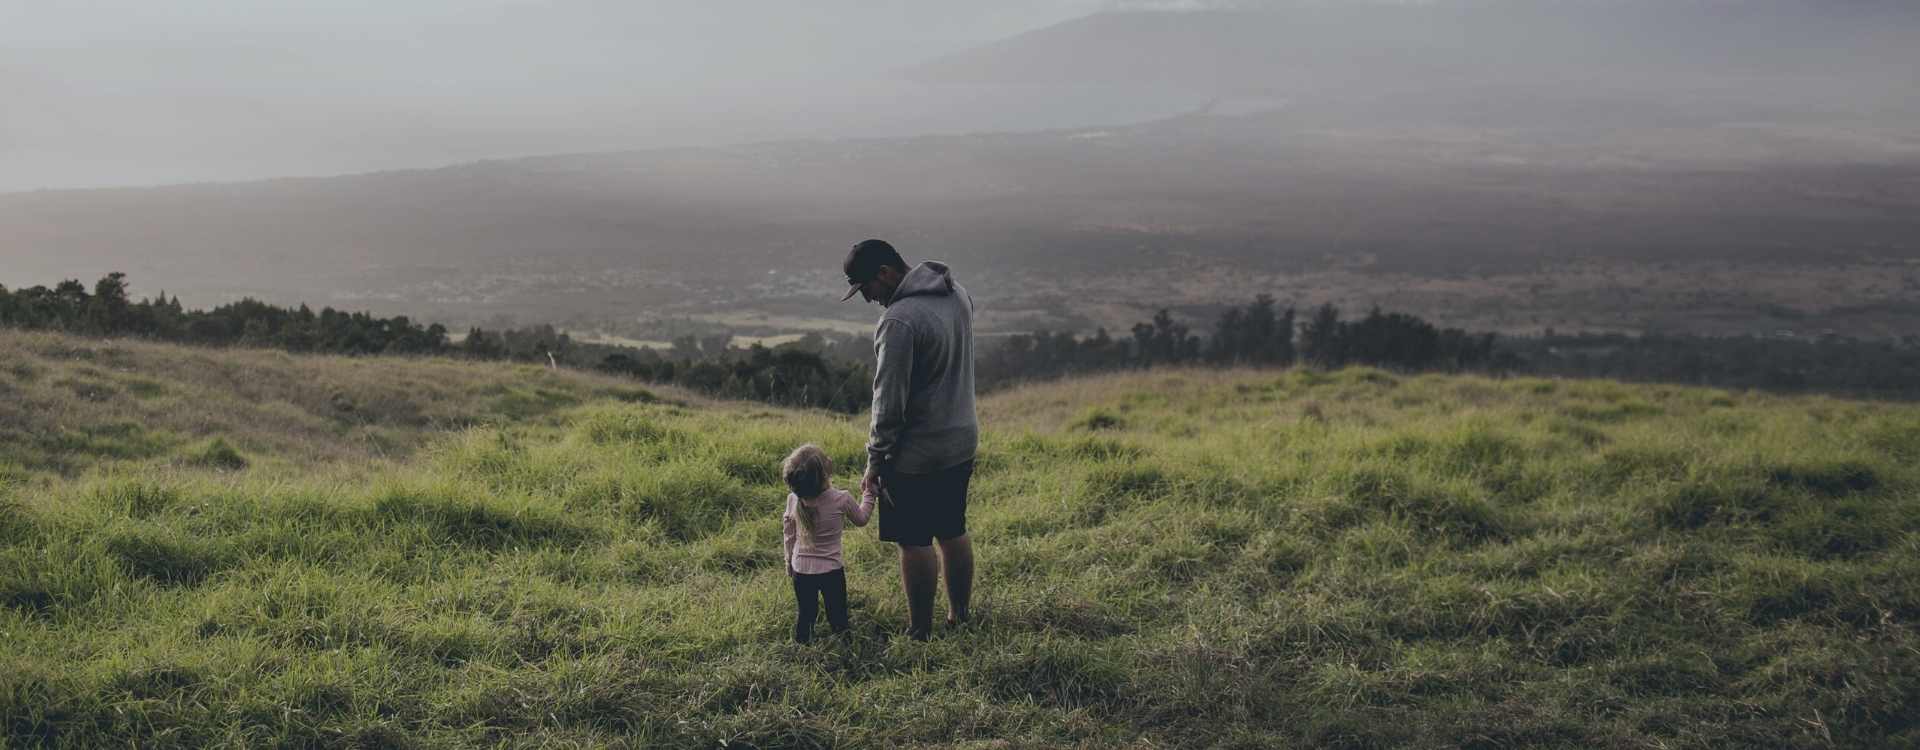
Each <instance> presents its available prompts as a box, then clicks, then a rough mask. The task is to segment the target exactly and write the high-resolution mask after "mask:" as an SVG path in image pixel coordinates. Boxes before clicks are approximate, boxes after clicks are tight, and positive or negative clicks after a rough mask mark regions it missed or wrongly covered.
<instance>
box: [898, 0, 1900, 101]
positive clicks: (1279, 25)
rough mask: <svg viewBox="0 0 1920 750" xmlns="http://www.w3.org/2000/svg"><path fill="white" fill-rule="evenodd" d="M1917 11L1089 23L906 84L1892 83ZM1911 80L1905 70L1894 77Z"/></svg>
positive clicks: (1383, 10) (1435, 9) (1457, 8)
mask: <svg viewBox="0 0 1920 750" xmlns="http://www.w3.org/2000/svg"><path fill="white" fill-rule="evenodd" d="M1915 7H1916V6H1915V5H1914V4H1897V3H1883V2H1878V1H1877V0H1872V1H1870V2H1862V3H1837V4H1834V3H1824V4H1819V5H1815V4H1810V3H1806V2H1771V1H1770V2H1764V3H1647V2H1626V3H1550V4H1541V3H1527V4H1521V3H1474V4H1459V3H1430V4H1384V3H1344V4H1339V3H1319V4H1296V5H1286V6H1270V7H1259V8H1248V7H1234V8H1226V9H1212V10H1197V11H1195V10H1183V11H1155V10H1131V11H1115V12H1107V13H1100V14H1095V15H1092V16H1087V17H1084V18H1080V19H1076V20H1072V21H1067V22H1064V23H1061V24H1057V25H1054V26H1050V27H1047V28H1044V29H1038V30H1035V31H1031V32H1028V33H1025V34H1021V35H1018V36H1015V37H1011V38H1008V39H1003V40H1000V41H998V42H994V43H991V44H987V45H983V46H981V47H977V48H974V49H971V50H966V51H962V52H959V53H956V54H953V55H949V56H946V57H942V58H939V59H936V60H933V61H930V62H927V63H924V64H921V65H918V66H915V67H913V68H911V69H910V70H909V74H910V75H912V76H913V77H915V78H916V79H918V80H922V81H926V82H930V83H946V84H989V83H991V84H1025V85H1041V84H1053V85H1065V84H1077V85H1090V84H1106V85H1111V84H1131V85H1172V86H1186V87H1192V88H1195V89H1198V90H1206V91H1208V92H1209V93H1235V92H1241V91H1246V90H1261V91H1290V92H1302V91H1321V90H1327V89H1330V88H1337V87H1344V86H1371V87H1376V88H1382V89H1387V90H1394V89H1406V88H1417V87H1423V86H1433V85H1462V84H1483V83H1489V82H1533V83H1540V84H1556V83H1557V84H1570V83H1578V84H1587V85H1591V84H1595V83H1607V84H1610V85H1621V84H1627V85H1631V84H1633V83H1635V82H1636V81H1638V82H1641V83H1658V81H1648V80H1645V78H1646V77H1647V76H1649V75H1676V74H1686V75H1687V76H1689V77H1698V76H1702V75H1705V76H1730V77H1740V76H1753V75H1815V76H1828V75H1833V76H1847V75H1856V74H1861V73H1863V72H1865V73H1869V74H1876V75H1892V74H1897V73H1898V72H1899V71H1900V70H1902V69H1903V67H1902V66H1905V65H1907V64H1910V63H1911V62H1912V61H1913V60H1914V59H1915V57H1914V53H1913V50H1912V49H1911V47H1912V45H1910V44H1907V43H1906V40H1907V39H1909V38H1910V37H1911V34H1912V32H1913V31H1914V30H1915V29H1916V28H1920V11H1916V10H1915ZM1905 69H1907V70H1910V69H1911V68H1905Z"/></svg>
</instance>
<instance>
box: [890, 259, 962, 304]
mask: <svg viewBox="0 0 1920 750" xmlns="http://www.w3.org/2000/svg"><path fill="white" fill-rule="evenodd" d="M952 293H953V276H951V275H949V274H948V272H947V264H945V263H941V262H940V261H937V260H929V261H923V262H921V263H920V265H917V266H914V267H913V270H911V271H908V272H907V275H906V277H905V278H902V279H901V280H900V288H899V289H895V290H894V291H893V298H892V299H889V300H887V304H889V305H891V304H893V303H895V302H899V301H900V300H903V299H906V298H908V297H918V296H921V295H932V296H945V295H948V294H952Z"/></svg>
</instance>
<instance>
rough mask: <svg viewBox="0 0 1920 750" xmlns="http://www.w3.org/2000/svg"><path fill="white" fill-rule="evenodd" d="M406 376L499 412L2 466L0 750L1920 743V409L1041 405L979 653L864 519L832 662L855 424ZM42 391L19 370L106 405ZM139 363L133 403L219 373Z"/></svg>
mask: <svg viewBox="0 0 1920 750" xmlns="http://www.w3.org/2000/svg"><path fill="white" fill-rule="evenodd" d="M46 342H53V343H59V342H58V341H56V340H53V339H43V340H41V343H42V345H48V344H47V343H46ZM63 345H65V344H63ZM180 351H181V352H183V354H182V355H181V356H198V354H197V353H194V352H193V351H192V350H180ZM152 354H153V356H155V357H159V356H160V355H162V354H165V352H164V351H162V350H155V351H154V352H153V353H152ZM230 354H231V353H226V354H207V355H205V356H208V357H210V358H212V361H219V358H221V357H226V356H229V355H230ZM248 356H251V355H248ZM273 356H278V355H273ZM95 361H96V362H97V358H96V360H95ZM307 362H308V360H302V359H299V358H292V359H291V360H290V364H288V365H286V366H287V367H288V368H291V369H294V370H298V368H301V367H304V366H307V365H306V363H307ZM315 362H317V364H315V365H314V366H315V367H318V368H322V369H323V370H326V371H328V372H332V371H333V370H332V369H331V368H341V367H348V368H351V367H359V366H362V365H360V364H359V363H354V362H343V361H337V360H331V359H321V360H315ZM417 364H420V365H422V366H427V367H433V368H441V369H442V371H443V372H444V373H453V374H449V375H444V376H436V378H434V379H435V380H438V381H439V382H441V383H448V382H458V383H471V384H472V385H471V387H468V386H460V387H459V389H458V392H459V393H462V394H465V395H464V396H456V395H451V393H450V395H447V396H446V397H445V399H444V400H443V402H442V404H441V405H440V406H438V407H435V408H439V409H442V410H444V411H445V413H454V414H458V413H469V414H482V415H484V414H496V415H500V416H499V417H498V418H492V419H474V420H472V421H473V422H474V424H471V425H468V426H465V427H461V428H459V429H453V430H451V431H440V432H427V431H425V430H426V429H427V428H417V429H414V428H409V429H413V430H414V431H410V432H407V433H405V434H407V435H411V436H413V437H411V438H409V439H410V440H412V441H415V442H414V443H412V444H414V445H416V446H418V447H417V448H416V449H414V450H411V451H409V452H407V453H406V454H405V455H404V456H401V457H398V458H393V459H390V460H384V461H375V460H372V459H370V458H369V459H355V458H353V456H356V455H362V454H359V453H354V452H342V453H339V454H330V455H333V456H334V457H333V458H331V459H328V460H325V461H320V460H314V459H310V458H306V457H302V456H300V455H296V454H297V453H298V452H300V451H306V450H309V448H310V446H311V443H310V441H313V440H318V439H319V438H317V437H310V436H302V437H299V438H298V439H291V438H289V439H286V440H281V441H276V440H274V439H271V437H270V436H267V435H263V434H259V432H258V430H265V429H268V428H264V427H263V428H256V432H254V433H248V432H246V431H244V430H241V431H230V430H231V428H230V427H225V426H223V427H222V429H221V430H220V431H218V432H212V431H208V432H201V431H196V430H194V429H192V427H191V424H190V422H191V420H190V419H188V418H187V417H185V416H180V417H179V418H178V419H175V420H174V421H172V422H170V423H169V424H170V425H171V426H168V427H166V428H165V430H166V431H167V433H168V434H170V435H173V436H175V437H173V438H171V439H170V440H169V441H167V442H165V443H164V444H163V445H158V446H157V447H153V448H151V449H148V450H128V451H124V452H122V453H113V452H102V453H98V454H90V455H89V456H88V457H87V458H86V459H85V460H84V461H82V460H79V459H72V460H70V461H69V463H71V464H74V465H75V466H78V467H79V468H74V467H71V466H69V467H63V468H60V469H50V468H49V467H48V466H47V465H46V464H44V463H41V462H40V457H42V455H43V454H34V453H9V454H8V459H7V460H5V461H0V745H6V744H11V745H15V746H37V745H42V744H57V745H68V746H93V745H108V744H112V745H127V744H132V745H137V746H141V747H173V746H178V747H199V746H207V745H225V746H261V745H302V746H379V747H393V746H402V747H404V746H414V747H465V746H473V745H506V746H532V745H542V746H546V745H561V746H583V747H584V746H604V745H627V746H653V745H667V746H685V747H694V746H704V747H716V746H722V745H728V746H752V747H825V746H843V745H854V746H868V745H883V744H885V745H891V744H902V745H962V746H977V747H1000V746H1049V747H1050V746H1062V745H1080V746H1102V747H1104V746H1115V745H1137V746H1148V745H1151V746H1239V747H1288V746H1294V747H1319V746H1344V747H1369V746H1420V747H1433V746H1440V747H1455V746H1459V747H1521V746H1527V747H1532V746H1563V747H1753V746H1767V747H1832V746H1842V747H1881V746H1899V745H1913V744H1916V743H1920V712H1916V711H1915V710H1914V709H1913V708H1912V707H1913V706H1915V705H1920V632H1916V626H1915V623H1916V621H1920V469H1917V468H1916V465H1915V464H1916V462H1915V461H1914V457H1915V453H1914V451H1915V450H1916V449H1917V448H1920V446H1916V444H1915V442H1914V441H1915V440H1916V439H1920V409H1917V408H1915V407H1911V406H1905V405H1897V404H1886V403H1866V402H1854V401H1843V400H1835V399H1829V398H1819V397H1796V398H1788V397H1780V396H1769V395H1759V394H1749V393H1728V392H1723V391H1713V390H1703V389H1689V388H1675V387H1659V386H1629V385H1622V384H1616V383H1608V382H1578V381H1541V380H1528V379H1517V380H1506V381H1497V380H1489V379H1484V378H1472V377H1443V376H1419V377H1408V376H1398V375H1392V374H1388V373H1382V372H1378V371H1371V370H1357V371H1344V372H1337V373H1312V372H1284V373H1279V372H1264V373H1263V372H1246V371H1239V372H1209V371H1188V372H1173V373H1166V372H1153V373H1144V374H1135V375H1120V376H1108V377H1100V378H1093V379H1088V380H1081V381H1072V382H1063V383H1056V384H1048V385H1040V386H1032V387H1028V388H1024V389H1020V390H1016V391H1011V392H1007V393H1003V394H996V395H994V396H992V397H989V398H987V399H986V400H984V401H983V403H982V417H983V422H984V424H985V426H986V428H987V432H986V435H985V438H984V445H983V449H982V454H981V457H980V462H979V469H978V474H977V476H976V479H975V490H974V494H973V499H972V511H971V526H972V535H973V538H974V540H975V545H976V550H977V552H978V554H979V592H978V599H977V607H978V622H977V623H976V624H974V625H973V626H971V627H969V628H967V629H963V630H959V631H949V630H946V629H943V628H936V637H935V638H934V640H933V641H931V642H929V643H915V642H912V641H909V640H906V639H904V638H901V637H899V636H898V633H899V632H900V631H901V630H902V629H903V626H904V622H905V611H904V603H903V601H902V599H901V596H900V594H899V591H898V583H897V581H898V579H897V571H896V568H895V562H894V555H893V553H892V551H891V550H890V549H889V548H888V547H887V546H885V545H882V544H880V543H878V542H877V541H876V540H875V538H874V534H873V532H872V530H871V529H865V530H852V531H850V532H849V535H848V539H847V547H848V549H847V557H848V563H849V584H850V597H851V600H852V605H853V623H854V629H853V632H852V633H850V634H848V635H847V636H844V637H838V638H827V639H822V640H821V641H819V642H817V643H815V644H812V645H808V646H796V645H793V644H791V643H788V642H787V640H786V639H787V637H788V632H789V628H790V626H791V622H790V619H789V618H790V617H791V616H792V609H793V604H792V602H791V594H790V592H789V590H788V588H787V581H786V578H785V575H784V574H783V572H782V567H781V564H780V559H779V542H780V540H779V533H780V531H779V529H780V526H779V521H778V513H779V509H780V507H781V505H780V504H781V501H782V498H783V495H784V492H783V490H782V489H781V488H780V487H779V486H778V478H777V476H776V475H775V470H776V467H777V464H778V462H779V460H780V459H781V458H782V457H783V456H784V455H785V454H786V452H787V451H788V450H790V449H791V448H792V447H793V446H795V445H798V444H799V443H801V442H809V441H811V442H817V443H819V444H821V445H822V446H823V447H824V448H826V450H827V451H828V452H829V454H831V455H832V456H833V457H834V459H835V461H836V462H837V464H838V468H839V473H840V476H839V477H838V481H839V482H840V483H841V484H843V485H846V484H852V483H853V482H854V481H855V479H856V473H857V471H858V470H859V468H860V462H861V456H862V447H861V446H862V442H863V431H864V424H863V420H861V419H858V418H855V419H847V418H842V417H839V416H835V415H830V414H826V413H819V412H810V413H802V412H789V411H780V410H770V409H767V408H764V407H760V406H754V405H744V404H710V403H701V404H695V403H688V402H684V401H683V402H680V403H668V402H659V401H653V400H651V399H645V398H636V397H634V396H633V395H632V394H631V393H627V392H624V391H614V390H609V389H610V388H611V387H612V386H607V385H599V384H597V381H595V382H596V384H594V385H590V386H585V387H573V388H571V389H569V388H568V387H565V386H561V385H554V384H553V383H551V382H547V383H545V384H542V383H540V382H533V383H522V382H519V381H517V380H513V379H518V378H528V379H535V378H536V376H537V375H538V373H537V372H523V371H518V370H508V371H505V372H506V374H504V375H503V374H502V371H499V370H488V369H476V370H473V371H465V370H462V368H466V367H476V368H479V367H481V366H468V365H461V364H457V363H445V362H431V361H429V362H423V363H417ZM31 366H32V367H34V368H37V370H38V371H39V374H38V375H36V376H34V377H32V378H28V379H23V380H13V381H5V380H4V379H6V378H8V377H10V376H9V375H8V374H7V371H6V370H5V369H0V381H4V382H11V383H14V386H13V387H16V388H29V389H37V388H39V387H41V385H43V384H47V385H50V384H52V383H54V382H55V381H57V380H59V379H60V378H61V377H64V376H67V375H71V373H67V375H62V374H56V373H62V372H64V371H63V370H62V369H61V368H63V367H65V366H66V365H64V364H62V363H58V362H56V363H48V362H47V361H44V360H37V361H35V362H34V363H33V364H32V365H31ZM96 366H97V365H96ZM369 366H379V367H393V368H396V369H395V371H391V372H388V371H383V377H387V376H391V379H404V378H408V377H411V376H409V375H407V374H405V373H404V372H400V370H404V366H403V365H399V364H389V363H371V365H369ZM103 371H104V372H112V371H110V370H103ZM116 377H118V376H116ZM138 377H140V378H142V379H144V380H146V381H149V382H151V383H154V384H156V385H154V386H143V387H142V389H143V390H145V391H147V392H149V393H150V395H146V396H138V395H134V394H133V393H132V391H131V389H125V388H123V389H122V390H123V393H122V395H120V396H116V397H115V399H116V400H115V401H111V402H107V404H108V405H109V406H110V407H111V408H113V409H121V408H134V407H131V406H127V405H126V403H123V402H130V403H133V404H145V403H151V402H154V401H159V400H165V399H167V398H171V397H172V396H171V395H169V394H174V393H176V392H181V391H190V390H191V389H192V388H194V387H197V386H195V385H193V384H194V383H199V382H203V379H202V376H197V375H196V376H195V377H194V378H182V377H179V376H178V375H176V374H169V373H168V372H165V371H159V372H154V371H141V372H139V375H138ZM502 378H506V379H508V381H507V382H501V379H502ZM309 379H311V378H309ZM422 379H424V377H423V378H422ZM51 387H59V388H63V389H65V388H66V386H51ZM251 387H254V388H256V389H268V390H271V389H273V388H292V387H293V386H291V385H281V386H271V385H255V386H251ZM411 387H413V388H422V389H424V388H427V387H428V386H426V385H419V384H416V385H414V386H411ZM438 387H446V388H448V389H450V391H451V390H454V387H453V386H438ZM69 390H70V389H69ZM35 392H38V391H35ZM554 394H559V395H558V396H556V395H554ZM401 397H403V395H395V396H392V398H401ZM62 398H65V397H64V396H63V397H62ZM233 398H235V399H238V400H239V401H240V402H246V399H248V398H251V397H244V396H234V397H233ZM462 398H464V399H466V400H465V401H461V400H460V399H462ZM368 402H371V399H370V398H369V399H368ZM63 403H64V402H63ZM248 403H250V402H248ZM463 409H472V410H473V411H470V412H469V411H462V410H463ZM499 409H505V410H507V411H508V412H511V414H506V413H503V412H500V411H497V410H499ZM522 410H525V411H522ZM103 413H105V414H109V415H110V416H111V415H114V414H118V412H111V411H109V412H103ZM514 415H518V416H517V418H516V417H515V416H514ZM361 418H362V419H369V420H378V419H382V417H375V416H371V415H368V416H363V417H361ZM118 420H119V417H113V418H107V419H103V420H101V421H100V422H98V423H97V424H98V425H106V426H108V427H110V428H111V429H105V431H104V432H102V433H101V434H105V435H109V436H111V435H113V434H117V433H114V432H113V430H118V429H121V428H118V427H111V426H112V425H114V424H116V423H117V422H118ZM293 423H295V424H297V423H298V422H297V421H296V422H293ZM67 426H68V428H69V429H73V430H79V431H83V432H84V431H85V430H87V429H89V423H87V422H79V421H76V422H72V423H69V424H68V425H67ZM91 429H95V430H102V429H104V428H101V427H98V426H95V427H92V428H91ZM156 432H157V430H156ZM342 434H343V435H351V434H352V432H351V431H347V432H345V433H342ZM115 439H118V438H115ZM341 439H348V438H345V437H343V438H341ZM356 450H357V449H356ZM16 456H19V457H20V458H16ZM60 458H61V457H60V456H57V455H55V456H52V457H51V458H48V459H47V460H49V461H54V462H55V463H58V462H59V461H58V459H60ZM942 606H944V605H942Z"/></svg>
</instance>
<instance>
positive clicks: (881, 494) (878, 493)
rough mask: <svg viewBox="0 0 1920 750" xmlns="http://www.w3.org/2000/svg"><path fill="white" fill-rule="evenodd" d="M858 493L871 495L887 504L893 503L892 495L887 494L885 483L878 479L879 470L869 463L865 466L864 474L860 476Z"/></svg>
mask: <svg viewBox="0 0 1920 750" xmlns="http://www.w3.org/2000/svg"><path fill="white" fill-rule="evenodd" d="M860 494H863V495H872V496H874V497H878V498H880V500H881V502H884V503H886V504H887V505H889V506H891V505H893V497H892V496H890V495H888V494H887V488H886V485H885V484H883V483H882V482H881V481H880V470H879V469H876V468H874V467H873V466H872V465H871V464H869V465H868V466H867V474H866V476H863V477H861V478H860Z"/></svg>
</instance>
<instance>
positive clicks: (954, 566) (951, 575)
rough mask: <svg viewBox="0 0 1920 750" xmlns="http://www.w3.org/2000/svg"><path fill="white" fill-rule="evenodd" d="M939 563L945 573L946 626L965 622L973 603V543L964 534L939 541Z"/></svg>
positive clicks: (970, 612)
mask: <svg viewBox="0 0 1920 750" xmlns="http://www.w3.org/2000/svg"><path fill="white" fill-rule="evenodd" d="M940 561H941V565H942V567H944V568H946V573H947V624H948V625H954V624H958V623H963V622H966V621H967V619H968V618H969V617H970V616H971V614H972V610H971V609H969V606H970V605H972V603H973V542H972V541H970V540H968V539H967V535H965V534H961V535H960V536H957V537H954V538H952V539H942V540H940Z"/></svg>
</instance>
